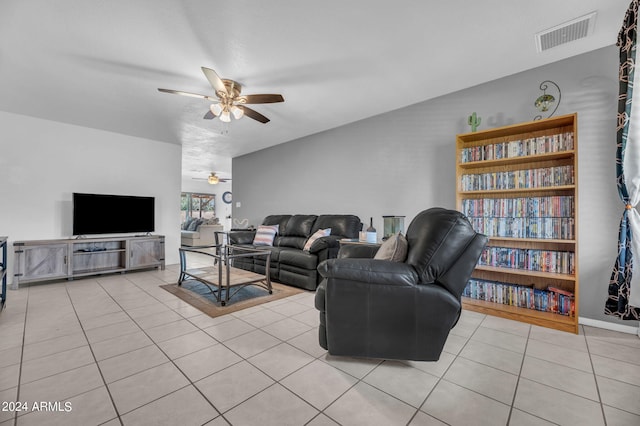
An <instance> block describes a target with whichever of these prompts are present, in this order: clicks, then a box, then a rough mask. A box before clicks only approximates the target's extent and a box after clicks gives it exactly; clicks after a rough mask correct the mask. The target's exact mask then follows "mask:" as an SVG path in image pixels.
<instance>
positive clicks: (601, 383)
mask: <svg viewBox="0 0 640 426" xmlns="http://www.w3.org/2000/svg"><path fill="white" fill-rule="evenodd" d="M596 380H597V381H598V388H599V390H600V397H601V398H602V403H603V404H606V405H609V406H611V407H614V408H618V409H620V410H625V411H629V412H631V413H633V414H638V415H640V387H638V386H634V385H630V384H627V383H623V382H619V381H617V380H613V379H609V378H606V377H602V376H597V377H596Z"/></svg>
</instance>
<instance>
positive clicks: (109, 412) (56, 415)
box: [18, 386, 117, 426]
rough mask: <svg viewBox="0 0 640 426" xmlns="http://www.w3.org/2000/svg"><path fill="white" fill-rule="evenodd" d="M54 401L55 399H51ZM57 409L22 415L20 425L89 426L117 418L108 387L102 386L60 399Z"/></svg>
mask: <svg viewBox="0 0 640 426" xmlns="http://www.w3.org/2000/svg"><path fill="white" fill-rule="evenodd" d="M51 402H54V401H51ZM55 410H57V411H39V412H31V413H29V414H27V415H25V416H21V417H20V418H19V420H18V424H19V425H20V426H23V425H24V426H30V425H33V426H41V425H45V424H46V425H47V426H57V425H60V426H87V425H100V424H102V423H104V422H107V421H109V420H110V419H113V418H117V414H116V411H115V409H114V407H113V404H112V403H111V398H109V393H108V392H107V389H106V388H105V387H104V386H102V387H100V388H97V389H94V390H91V391H89V392H86V393H83V394H81V395H78V396H75V397H73V398H70V399H68V400H66V401H59V405H58V406H56V407H55Z"/></svg>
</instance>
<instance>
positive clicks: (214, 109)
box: [209, 104, 222, 117]
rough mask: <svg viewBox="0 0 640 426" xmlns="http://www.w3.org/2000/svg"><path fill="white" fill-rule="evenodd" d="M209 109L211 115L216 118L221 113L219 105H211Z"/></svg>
mask: <svg viewBox="0 0 640 426" xmlns="http://www.w3.org/2000/svg"><path fill="white" fill-rule="evenodd" d="M209 109H210V110H211V112H212V113H213V115H215V116H216V117H217V116H219V115H220V113H221V112H222V107H221V106H220V104H211V106H210V107H209Z"/></svg>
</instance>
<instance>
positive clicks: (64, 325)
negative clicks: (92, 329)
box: [0, 319, 82, 349]
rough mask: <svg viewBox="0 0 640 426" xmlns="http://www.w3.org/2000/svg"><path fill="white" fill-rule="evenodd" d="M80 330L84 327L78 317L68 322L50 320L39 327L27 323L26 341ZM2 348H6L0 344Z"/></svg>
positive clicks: (32, 341)
mask: <svg viewBox="0 0 640 426" xmlns="http://www.w3.org/2000/svg"><path fill="white" fill-rule="evenodd" d="M80 332H82V327H81V326H80V323H79V322H78V320H77V319H75V320H71V321H68V322H50V323H48V324H45V325H42V326H39V327H37V328H30V327H29V326H28V325H27V331H26V332H25V334H24V343H25V344H27V345H28V344H31V343H36V342H41V341H43V340H51V339H55V338H57V337H62V336H67V335H69V334H74V333H80ZM20 344H22V342H20ZM0 349H5V348H4V347H2V346H0Z"/></svg>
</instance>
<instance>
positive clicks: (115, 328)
mask: <svg viewBox="0 0 640 426" xmlns="http://www.w3.org/2000/svg"><path fill="white" fill-rule="evenodd" d="M138 331H140V327H138V325H137V324H136V323H135V322H133V321H131V320H127V321H122V322H118V323H113V324H110V325H105V326H102V327H97V328H92V329H91V330H86V331H85V333H86V335H87V339H88V340H89V343H91V344H92V345H93V344H94V343H97V342H101V341H103V340H108V339H113V338H114V337H120V336H124V335H125V334H131V333H135V332H138Z"/></svg>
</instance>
